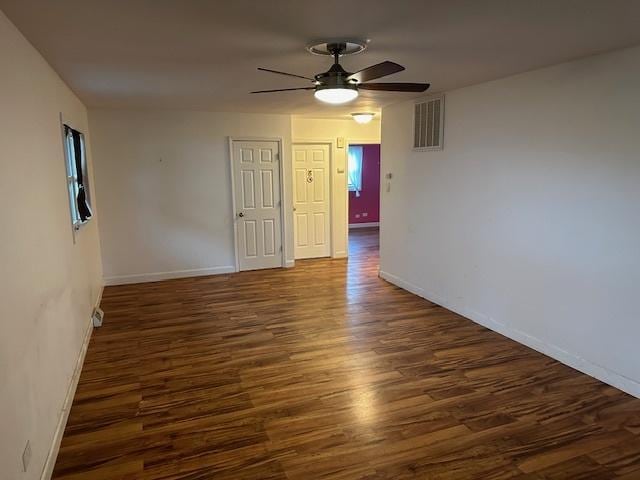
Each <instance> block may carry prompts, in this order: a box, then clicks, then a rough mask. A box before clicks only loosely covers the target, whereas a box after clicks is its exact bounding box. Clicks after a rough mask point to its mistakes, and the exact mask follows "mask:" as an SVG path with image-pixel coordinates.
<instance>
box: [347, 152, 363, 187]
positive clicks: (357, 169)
mask: <svg viewBox="0 0 640 480" xmlns="http://www.w3.org/2000/svg"><path fill="white" fill-rule="evenodd" d="M362 153H363V148H362V146H360V145H353V146H350V147H349V154H348V163H349V168H348V175H349V176H348V183H347V186H348V188H349V191H350V192H356V197H359V196H360V192H361V191H362Z"/></svg>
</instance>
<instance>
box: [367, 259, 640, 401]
mask: <svg viewBox="0 0 640 480" xmlns="http://www.w3.org/2000/svg"><path fill="white" fill-rule="evenodd" d="M379 275H380V277H381V278H383V279H384V280H386V281H388V282H390V283H393V284H394V285H397V286H398V287H400V288H402V289H404V290H407V291H408V292H411V293H413V294H414V295H417V296H419V297H422V298H424V299H426V300H429V301H430V302H433V303H435V304H438V305H441V306H443V307H445V308H447V309H448V310H451V311H452V312H455V313H457V314H459V315H462V316H463V317H465V318H468V319H469V320H472V321H473V322H475V323H477V324H479V325H482V326H483V327H486V328H488V329H489V330H493V331H494V332H497V333H499V334H500V335H504V336H505V337H507V338H510V339H511V340H514V341H516V342H518V343H521V344H523V345H526V346H527V347H529V348H532V349H534V350H536V351H538V352H540V353H542V354H544V355H547V356H548V357H551V358H553V359H555V360H558V361H559V362H561V363H564V364H565V365H568V366H569V367H571V368H574V369H576V370H578V371H580V372H582V373H584V374H586V375H589V376H590V377H594V378H596V379H598V380H600V381H601V382H604V383H606V384H608V385H611V386H612V387H615V388H617V389H619V390H622V391H623V392H626V393H628V394H629V395H633V396H634V397H637V398H640V383H639V382H637V381H635V380H633V379H631V378H628V377H626V376H624V375H621V374H619V373H617V372H614V371H612V370H609V369H608V368H605V367H603V366H601V365H598V364H595V363H593V362H591V361H589V360H586V359H584V358H582V357H580V356H578V355H575V354H573V353H571V352H567V351H566V350H564V349H562V348H560V347H558V346H557V345H553V344H550V343H546V342H544V341H542V340H540V339H539V338H536V337H534V336H532V335H529V334H528V333H526V332H523V331H521V330H518V329H515V328H513V327H510V326H508V325H505V324H503V323H500V322H497V321H496V320H494V319H492V318H490V317H489V316H487V315H484V314H482V313H480V312H476V311H474V310H472V309H469V308H465V307H461V306H459V305H454V304H452V303H451V302H449V301H447V300H446V299H444V298H443V297H442V296H441V295H438V294H437V293H433V292H427V291H425V290H424V289H423V288H420V287H418V286H417V285H414V284H412V283H410V282H407V281H405V280H403V279H401V278H400V277H397V276H396V275H393V274H391V273H388V272H384V271H382V270H381V271H380V273H379Z"/></svg>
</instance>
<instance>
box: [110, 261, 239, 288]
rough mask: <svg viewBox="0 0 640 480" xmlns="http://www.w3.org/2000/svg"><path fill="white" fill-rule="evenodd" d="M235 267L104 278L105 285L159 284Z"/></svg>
mask: <svg viewBox="0 0 640 480" xmlns="http://www.w3.org/2000/svg"><path fill="white" fill-rule="evenodd" d="M235 271H236V267H234V266H231V265H229V266H224V267H211V268H195V269H192V270H176V271H173V272H157V273H140V274H135V275H117V276H114V277H105V279H104V283H105V285H127V284H130V283H146V282H160V281H162V280H171V279H173V278H187V277H202V276H206V275H220V274H223V273H234V272H235Z"/></svg>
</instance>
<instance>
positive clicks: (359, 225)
mask: <svg viewBox="0 0 640 480" xmlns="http://www.w3.org/2000/svg"><path fill="white" fill-rule="evenodd" d="M379 226H380V222H367V223H350V224H349V229H352V228H367V227H379Z"/></svg>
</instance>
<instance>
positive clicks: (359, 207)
mask: <svg viewBox="0 0 640 480" xmlns="http://www.w3.org/2000/svg"><path fill="white" fill-rule="evenodd" d="M347 168H348V171H347V173H348V179H347V188H348V194H349V256H350V257H353V256H358V255H361V254H363V253H364V252H366V251H368V250H369V249H371V248H377V246H378V244H379V228H380V144H379V143H366V144H357V143H353V144H349V145H348V152H347Z"/></svg>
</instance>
